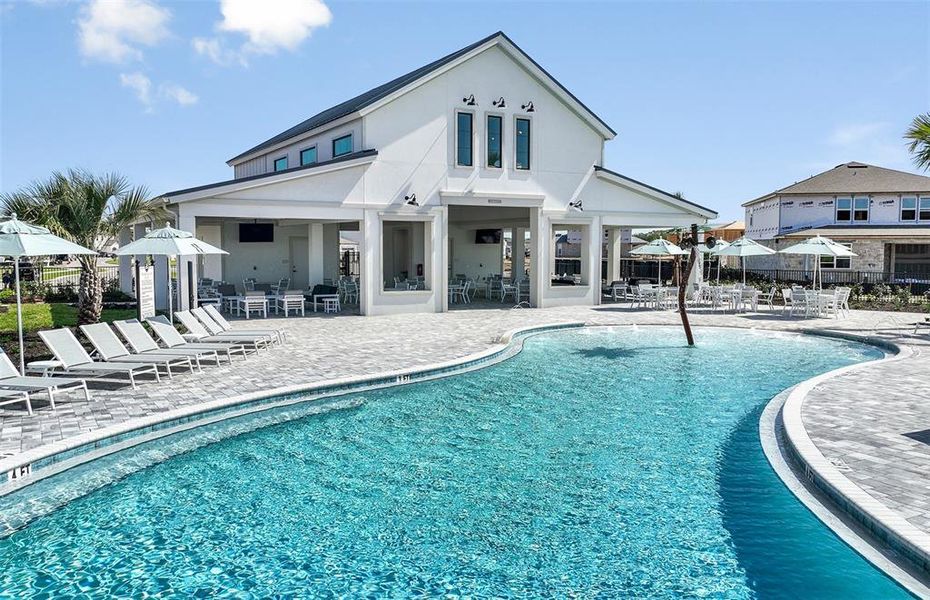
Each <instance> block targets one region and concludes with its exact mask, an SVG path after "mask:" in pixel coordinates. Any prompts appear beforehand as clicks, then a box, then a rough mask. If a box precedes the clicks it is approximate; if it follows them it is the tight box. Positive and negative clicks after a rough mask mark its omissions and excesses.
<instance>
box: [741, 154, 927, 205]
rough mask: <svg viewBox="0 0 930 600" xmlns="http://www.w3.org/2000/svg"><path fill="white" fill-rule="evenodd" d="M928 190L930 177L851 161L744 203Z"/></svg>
mask: <svg viewBox="0 0 930 600" xmlns="http://www.w3.org/2000/svg"><path fill="white" fill-rule="evenodd" d="M927 191H930V177H925V176H923V175H915V174H914V173H906V172H904V171H896V170H894V169H886V168H884V167H876V166H875V165H867V164H865V163H860V162H848V163H844V164H842V165H837V166H835V167H833V168H832V169H830V170H829V171H824V172H823V173H820V174H819V175H814V176H813V177H809V178H807V179H805V180H803V181H799V182H797V183H794V184H792V185H789V186H787V187H783V188H781V189H779V190H775V191H774V192H771V193H769V194H766V195H764V196H760V197H759V198H756V199H755V200H750V201H749V202H747V203H746V204H744V205H743V206H746V205H748V204H753V203H755V202H758V201H759V200H763V199H765V198H770V197H771V196H774V195H781V194H877V193H883V192H887V193H906V192H927Z"/></svg>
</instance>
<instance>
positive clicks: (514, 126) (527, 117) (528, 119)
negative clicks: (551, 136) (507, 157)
mask: <svg viewBox="0 0 930 600" xmlns="http://www.w3.org/2000/svg"><path fill="white" fill-rule="evenodd" d="M519 119H523V120H525V121H526V122H528V123H529V124H530V131H529V134H530V147H529V148H528V152H529V156H528V158H529V159H530V168H528V169H521V168H519V167H517V121H518V120H519ZM511 128H512V130H513V154H512V158H513V171H514V172H515V173H534V172H535V171H536V168H535V165H536V160H535V158H534V155H535V154H536V152H535V151H534V149H533V145H534V144H535V143H536V135H535V134H534V133H533V130H534V129H535V127H534V126H533V117H532V116H530V115H518V114H514V115H513V119H512V125H511Z"/></svg>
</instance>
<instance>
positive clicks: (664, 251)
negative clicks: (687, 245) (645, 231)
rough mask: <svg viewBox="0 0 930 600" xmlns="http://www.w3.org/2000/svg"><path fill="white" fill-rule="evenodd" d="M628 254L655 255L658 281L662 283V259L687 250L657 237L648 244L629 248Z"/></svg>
mask: <svg viewBox="0 0 930 600" xmlns="http://www.w3.org/2000/svg"><path fill="white" fill-rule="evenodd" d="M630 254H632V255H635V256H655V257H657V258H656V260H657V262H658V265H659V277H658V279H659V281H658V283H659V284H661V283H662V259H663V258H667V257H669V256H681V255H684V254H688V251H687V250H682V249H681V248H680V247H678V246H676V245H675V244H673V243H671V242H670V241H668V240H665V239H662V238H657V239H654V240H652V241H651V242H649V243H648V244H643V245H642V246H640V247H639V248H635V249H633V250H630Z"/></svg>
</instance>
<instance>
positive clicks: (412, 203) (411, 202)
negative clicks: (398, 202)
mask: <svg viewBox="0 0 930 600" xmlns="http://www.w3.org/2000/svg"><path fill="white" fill-rule="evenodd" d="M404 200H406V201H407V204H409V205H410V206H420V203H419V202H417V195H416V194H410V195H409V196H404Z"/></svg>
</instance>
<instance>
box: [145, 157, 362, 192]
mask: <svg viewBox="0 0 930 600" xmlns="http://www.w3.org/2000/svg"><path fill="white" fill-rule="evenodd" d="M377 155H378V151H377V150H361V151H359V152H352V153H351V154H344V155H342V156H340V157H338V158H333V159H331V160H324V161H323V162H318V163H313V164H310V165H301V166H299V167H291V168H290V169H284V170H283V171H271V172H269V173H261V174H259V175H250V176H249V177H240V178H238V179H227V180H226V181H217V182H216V183H208V184H205V185H198V186H196V187H190V188H184V189H182V190H174V191H172V192H166V193H164V194H162V195H161V196H162V197H164V198H167V199H168V200H173V199H175V198H177V197H178V196H183V195H185V194H191V193H194V192H205V191H209V190H215V189H217V188H222V187H226V186H241V185H242V184H246V183H249V182H252V181H256V180H259V179H269V178H272V177H274V178H278V179H286V178H287V176H288V175H294V174H298V173H301V172H303V171H307V172H308V173H307V174H308V175H310V174H313V173H312V172H314V171H323V170H326V169H327V168H328V167H334V166H336V165H339V163H345V162H350V161H354V160H357V159H363V158H371V159H372V160H374V157H375V156H377ZM368 162H371V161H368ZM345 166H354V165H345Z"/></svg>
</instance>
